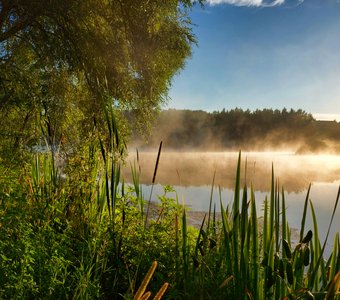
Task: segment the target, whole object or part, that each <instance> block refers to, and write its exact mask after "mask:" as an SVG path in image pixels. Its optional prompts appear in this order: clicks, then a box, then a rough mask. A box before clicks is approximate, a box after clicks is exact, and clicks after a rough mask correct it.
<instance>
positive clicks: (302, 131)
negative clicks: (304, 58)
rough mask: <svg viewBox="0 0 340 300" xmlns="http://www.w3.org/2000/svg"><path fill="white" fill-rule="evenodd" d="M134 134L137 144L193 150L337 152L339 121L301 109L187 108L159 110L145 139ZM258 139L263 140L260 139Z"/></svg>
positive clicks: (339, 147) (339, 130) (339, 145)
mask: <svg viewBox="0 0 340 300" xmlns="http://www.w3.org/2000/svg"><path fill="white" fill-rule="evenodd" d="M138 139H139V137H138V134H135V136H134V138H133V142H134V144H135V145H136V146H138V147H139V148H140V147H151V148H153V147H156V146H157V144H158V143H159V141H160V140H162V141H163V142H164V146H165V147H167V148H168V149H175V150H183V149H184V150H185V149H189V150H192V149H194V150H195V151H199V150H201V151H202V150H203V151H221V150H223V151H225V150H226V149H228V150H236V151H238V150H239V149H243V150H257V151H263V150H264V146H263V145H265V147H266V149H265V150H275V149H276V150H282V149H287V148H288V149H290V150H292V151H296V152H297V153H322V152H328V153H340V144H339V139H340V123H337V122H336V121H316V120H315V119H314V118H313V117H312V115H311V114H308V113H307V112H305V111H303V110H301V109H299V110H293V109H291V110H287V109H283V110H273V109H263V110H256V111H253V112H252V111H250V110H242V109H239V108H236V109H232V110H228V111H226V110H222V111H220V112H213V113H208V112H205V111H191V110H174V109H172V110H165V111H162V112H161V113H160V114H159V116H158V118H157V120H156V121H155V123H154V130H152V131H151V134H150V138H149V141H148V143H145V140H144V139H142V140H141V139H139V140H138ZM259 141H261V143H259Z"/></svg>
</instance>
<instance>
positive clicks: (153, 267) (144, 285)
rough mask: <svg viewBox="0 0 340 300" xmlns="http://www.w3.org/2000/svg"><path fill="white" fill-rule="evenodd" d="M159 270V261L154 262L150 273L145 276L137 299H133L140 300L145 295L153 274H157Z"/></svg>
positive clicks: (134, 299)
mask: <svg viewBox="0 0 340 300" xmlns="http://www.w3.org/2000/svg"><path fill="white" fill-rule="evenodd" d="M156 268H157V261H154V262H153V263H152V265H151V267H150V269H149V271H148V273H147V274H146V275H145V277H144V279H143V282H142V284H141V285H140V287H139V289H138V291H137V293H136V295H135V297H134V298H133V300H140V299H141V297H142V295H143V294H144V292H145V290H146V287H147V286H148V284H149V282H150V279H151V277H152V275H153V273H154V272H155V270H156Z"/></svg>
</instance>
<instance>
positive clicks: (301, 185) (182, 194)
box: [124, 151, 340, 243]
mask: <svg viewBox="0 0 340 300" xmlns="http://www.w3.org/2000/svg"><path fill="white" fill-rule="evenodd" d="M241 156H242V158H241V166H242V168H241V182H242V183H247V186H248V187H250V186H251V185H252V186H253V189H254V191H255V199H256V204H257V207H258V210H259V212H258V213H259V215H261V212H262V210H261V208H262V204H263V201H264V199H265V197H269V196H270V186H271V176H272V166H273V170H274V177H275V180H277V182H278V184H279V186H280V187H283V188H284V191H285V200H286V206H287V219H288V222H289V224H290V226H291V227H293V228H299V227H300V224H301V218H302V212H303V205H304V201H305V198H306V194H307V189H308V186H309V184H311V191H310V196H309V198H310V199H311V201H312V203H313V205H314V209H315V213H316V217H317V220H318V226H319V235H320V237H321V238H325V236H326V233H327V229H328V225H329V221H330V218H331V215H332V211H333V208H334V204H335V200H336V197H337V192H338V188H339V184H340V156H337V155H296V154H294V153H292V152H269V151H268V152H244V153H242V154H241ZM156 159H157V152H153V151H145V152H140V153H139V164H140V169H141V176H140V182H141V183H142V185H143V193H144V197H145V198H146V199H148V198H149V195H150V192H151V183H152V178H153V173H154V168H155V162H156ZM237 159H238V152H162V153H161V156H160V161H159V165H158V169H157V176H156V180H155V186H154V188H153V194H152V199H153V200H156V199H157V195H162V194H163V185H171V186H173V187H174V189H175V191H176V193H173V194H169V196H172V197H176V196H177V197H178V200H179V202H180V203H183V204H185V205H186V206H188V207H189V208H190V210H192V211H201V212H206V211H208V209H209V200H210V195H211V191H213V196H212V199H213V205H214V204H215V206H216V211H220V204H219V203H220V197H221V199H222V202H223V205H224V207H226V206H227V205H228V204H229V205H231V204H232V200H233V197H234V192H233V191H234V185H235V177H236V176H235V174H236V165H237ZM129 161H130V163H134V162H135V163H136V154H135V153H132V154H130V156H129ZM214 174H215V180H214V183H213V178H214ZM124 177H125V180H126V181H127V182H131V172H128V171H126V172H125V175H124ZM212 187H213V189H212ZM220 191H221V194H220ZM280 197H281V196H280ZM307 217H308V219H307V228H306V230H308V229H312V222H311V214H310V208H309V209H308V215H307ZM339 231H340V208H338V209H337V212H336V214H335V217H334V221H333V225H332V228H331V232H330V237H329V243H332V242H333V237H334V234H335V233H336V232H339Z"/></svg>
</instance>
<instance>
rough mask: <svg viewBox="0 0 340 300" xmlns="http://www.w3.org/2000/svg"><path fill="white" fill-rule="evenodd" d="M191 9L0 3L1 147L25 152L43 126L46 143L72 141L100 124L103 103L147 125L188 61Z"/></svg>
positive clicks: (114, 3) (128, 0)
mask: <svg viewBox="0 0 340 300" xmlns="http://www.w3.org/2000/svg"><path fill="white" fill-rule="evenodd" d="M200 2H201V1H200ZM192 5H193V4H192V2H191V1H189V0H181V1H177V0H171V1H159V0H153V1H146V0H143V1H136V0H124V1H119V0H44V1H38V0H32V1H26V0H14V1H13V0H1V1H0V28H1V31H0V99H1V102H0V114H1V118H0V119H1V121H0V134H1V136H2V140H3V141H6V142H5V144H6V145H11V146H12V148H13V146H15V148H17V147H18V146H20V145H24V144H25V145H27V144H35V143H36V142H37V138H38V137H39V136H41V130H40V126H41V123H42V122H43V123H44V124H45V125H47V133H48V136H49V138H50V139H51V138H52V137H53V138H54V139H56V140H58V141H60V140H62V139H64V140H65V139H68V142H71V143H76V142H77V141H79V139H80V138H79V137H80V136H81V137H82V138H83V137H84V134H85V133H88V132H89V131H91V128H92V127H93V118H96V119H100V118H102V116H103V114H102V109H103V108H102V100H103V99H105V101H108V102H109V103H110V104H112V105H113V106H114V109H115V112H118V111H122V110H130V109H134V110H137V111H138V112H139V113H138V116H139V118H140V120H146V119H148V118H147V117H148V116H150V113H151V112H153V111H154V110H155V109H158V108H159V107H160V105H161V104H162V103H164V101H166V95H167V91H168V88H169V86H170V83H171V78H172V76H173V75H174V74H175V73H176V72H178V70H179V69H181V68H182V67H183V66H184V62H185V59H186V58H187V57H188V56H190V54H191V45H192V44H193V43H195V38H194V36H193V33H192V29H191V23H190V18H189V17H188V14H187V13H188V10H189V9H190V8H191V6H192ZM99 124H100V122H99ZM70 132H71V133H72V134H70ZM76 137H77V138H76Z"/></svg>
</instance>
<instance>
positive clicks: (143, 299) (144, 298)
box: [139, 292, 151, 300]
mask: <svg viewBox="0 0 340 300" xmlns="http://www.w3.org/2000/svg"><path fill="white" fill-rule="evenodd" d="M150 296H151V292H147V293H145V294H144V295H143V296H142V298H139V300H148V299H149V298H150Z"/></svg>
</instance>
